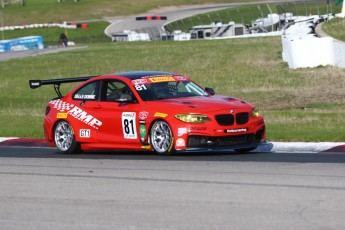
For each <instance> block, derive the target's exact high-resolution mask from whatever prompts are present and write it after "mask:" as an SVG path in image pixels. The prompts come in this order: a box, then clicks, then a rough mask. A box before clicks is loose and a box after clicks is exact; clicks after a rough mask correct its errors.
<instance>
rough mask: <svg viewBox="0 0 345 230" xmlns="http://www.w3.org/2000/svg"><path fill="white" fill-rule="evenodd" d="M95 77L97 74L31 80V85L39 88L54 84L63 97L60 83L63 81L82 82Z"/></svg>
mask: <svg viewBox="0 0 345 230" xmlns="http://www.w3.org/2000/svg"><path fill="white" fill-rule="evenodd" d="M93 77H97V76H87V77H74V78H59V79H50V80H29V85H30V88H31V89H37V88H39V87H41V86H42V85H54V90H55V92H56V94H57V95H58V97H59V98H61V97H62V94H61V92H60V85H61V84H62V83H72V82H81V81H87V80H89V79H91V78H93Z"/></svg>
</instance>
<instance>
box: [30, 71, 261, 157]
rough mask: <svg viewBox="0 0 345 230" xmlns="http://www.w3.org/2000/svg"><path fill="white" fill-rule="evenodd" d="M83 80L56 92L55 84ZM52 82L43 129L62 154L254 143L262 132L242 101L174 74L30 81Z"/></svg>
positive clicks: (244, 147) (241, 147) (247, 147)
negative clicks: (53, 93) (52, 93)
mask: <svg viewBox="0 0 345 230" xmlns="http://www.w3.org/2000/svg"><path fill="white" fill-rule="evenodd" d="M80 81H84V82H83V83H82V84H80V85H79V86H78V87H76V88H75V89H74V90H72V91H71V92H70V93H68V94H67V95H65V96H62V95H61V92H60V85H61V84H62V83H70V82H80ZM29 84H30V87H31V88H38V87H40V86H41V85H47V84H53V85H54V88H55V91H56V93H57V94H58V98H56V99H53V100H52V101H50V102H49V104H48V105H47V108H46V117H45V120H44V134H45V137H46V139H47V140H48V141H49V143H50V145H51V146H56V147H57V149H58V151H59V152H61V153H66V154H71V153H78V152H81V151H82V150H153V151H154V152H156V153H158V154H162V155H169V154H171V153H173V152H174V151H193V150H194V151H195V150H196V151H203V150H207V151H209V150H224V149H233V150H236V151H239V152H247V151H251V150H254V149H255V148H256V147H257V146H258V145H259V144H260V143H261V142H262V141H264V140H265V138H266V132H265V123H264V119H263V117H262V116H260V115H259V113H258V112H257V110H256V109H255V107H254V106H253V105H252V104H250V103H247V102H245V101H243V100H240V99H236V98H233V97H229V96H219V95H214V94H215V93H214V91H213V89H212V88H205V89H204V88H202V87H200V86H199V85H198V84H197V83H195V82H193V81H192V80H191V79H189V78H188V77H185V76H183V75H180V74H175V73H168V72H159V71H141V72H122V73H112V74H108V75H102V76H89V77H78V78H62V79H53V80H30V81H29Z"/></svg>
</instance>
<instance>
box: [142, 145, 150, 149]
mask: <svg viewBox="0 0 345 230" xmlns="http://www.w3.org/2000/svg"><path fill="white" fill-rule="evenodd" d="M141 148H142V149H150V148H151V146H150V145H143V146H141Z"/></svg>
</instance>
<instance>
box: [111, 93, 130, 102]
mask: <svg viewBox="0 0 345 230" xmlns="http://www.w3.org/2000/svg"><path fill="white" fill-rule="evenodd" d="M115 101H116V102H128V103H130V102H133V98H132V96H131V95H129V94H121V96H120V98H118V99H116V100H115Z"/></svg>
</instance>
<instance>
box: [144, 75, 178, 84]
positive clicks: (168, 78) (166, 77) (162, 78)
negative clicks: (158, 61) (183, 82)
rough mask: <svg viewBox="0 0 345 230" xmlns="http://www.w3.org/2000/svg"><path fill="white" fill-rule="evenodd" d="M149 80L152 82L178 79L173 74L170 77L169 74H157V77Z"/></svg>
mask: <svg viewBox="0 0 345 230" xmlns="http://www.w3.org/2000/svg"><path fill="white" fill-rule="evenodd" d="M149 80H150V81H151V82H152V83H157V82H169V81H176V80H175V78H173V77H171V76H170V77H169V76H155V77H151V78H149Z"/></svg>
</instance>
